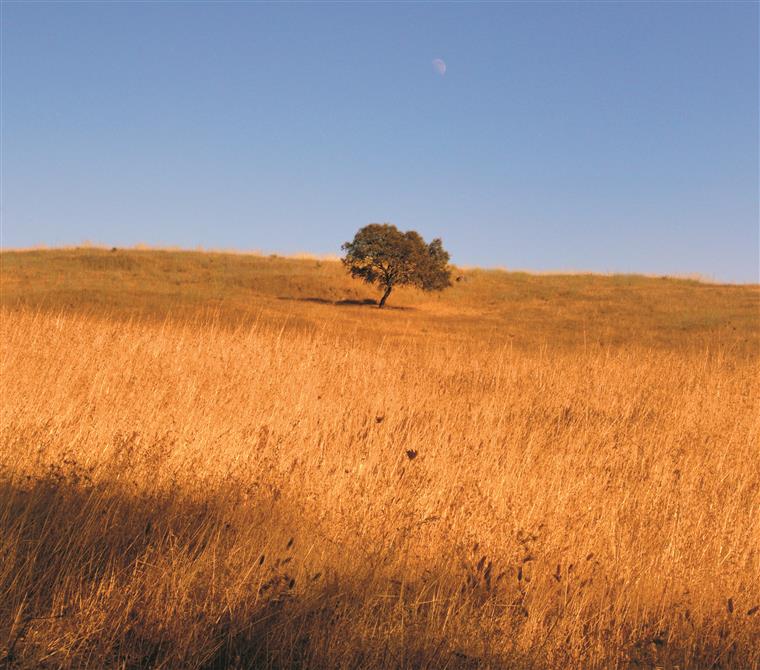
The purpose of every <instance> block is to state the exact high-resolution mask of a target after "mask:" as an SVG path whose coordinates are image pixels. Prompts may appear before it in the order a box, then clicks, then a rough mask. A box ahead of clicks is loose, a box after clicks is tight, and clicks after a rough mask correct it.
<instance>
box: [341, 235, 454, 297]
mask: <svg viewBox="0 0 760 670" xmlns="http://www.w3.org/2000/svg"><path fill="white" fill-rule="evenodd" d="M341 248H342V249H343V250H344V251H345V252H346V255H345V256H344V257H343V259H342V260H343V264H344V265H345V266H346V268H347V269H348V271H349V272H350V273H351V276H352V277H357V278H359V279H363V280H364V281H365V282H367V283H369V284H377V285H378V286H380V287H382V288H383V289H384V292H383V297H382V298H381V299H380V303H379V307H383V305H385V301H386V300H387V299H388V296H389V295H390V294H391V291H392V290H393V289H394V288H395V287H396V286H416V287H417V288H420V289H422V290H423V291H441V290H443V289H445V288H446V287H447V286H451V270H450V269H449V267H448V262H449V254H448V252H447V251H446V250H445V249H444V248H443V243H442V242H441V240H440V239H438V238H436V239H434V240H433V241H432V242H431V243H430V244H427V243H426V242H425V240H424V239H422V236H421V235H420V234H419V233H418V232H416V231H414V230H408V231H407V232H405V233H403V232H401V231H400V230H399V229H398V228H396V226H394V225H391V224H389V223H370V224H369V225H367V226H364V228H361V229H360V230H359V231H358V232H357V233H356V235H355V236H354V239H353V240H352V241H351V242H346V243H345V244H344V245H343V246H342V247H341Z"/></svg>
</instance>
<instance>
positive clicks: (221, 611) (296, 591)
mask: <svg viewBox="0 0 760 670" xmlns="http://www.w3.org/2000/svg"><path fill="white" fill-rule="evenodd" d="M242 489H243V487H242V486H241V485H240V484H237V485H236V484H234V483H231V484H230V485H228V486H225V487H220V488H218V489H215V490H205V491H204V492H203V493H200V494H199V493H196V494H195V496H191V495H189V494H187V493H183V492H182V490H175V491H172V492H162V493H145V492H139V490H138V489H137V488H136V487H132V488H130V487H129V485H128V484H127V485H125V484H122V483H116V482H111V483H108V482H92V481H91V480H90V478H89V475H88V472H87V471H86V470H85V469H83V468H81V467H79V466H77V465H76V464H74V465H71V463H68V464H66V465H65V466H64V467H52V468H50V471H49V472H48V473H47V474H46V475H45V476H43V477H40V478H27V479H24V480H21V481H18V480H11V479H10V478H9V477H5V478H4V479H3V478H2V474H1V473H0V556H2V557H3V560H2V562H0V593H2V594H3V598H2V599H0V668H5V667H7V668H32V667H46V664H47V667H99V668H112V667H113V668H117V667H118V668H148V667H167V668H180V667H181V668H199V669H200V668H209V669H212V668H213V669H214V670H216V669H219V670H221V669H222V668H229V667H234V668H272V669H280V668H292V669H300V668H333V667H340V668H410V669H411V668H420V669H421V668H438V667H446V668H468V669H469V668H516V669H526V670H527V669H528V668H548V667H551V668H559V667H568V668H569V667H583V666H582V665H579V664H578V658H577V657H575V658H573V657H572V656H571V655H569V652H568V651H567V649H564V650H563V646H562V645H563V643H562V641H561V640H553V641H552V643H551V644H550V645H547V647H546V648H547V650H548V649H549V648H551V653H552V658H551V662H550V659H549V658H548V657H547V656H545V652H544V651H543V650H542V649H540V648H539V649H532V650H522V651H521V650H520V649H519V648H518V647H517V645H516V644H515V645H513V646H510V643H509V639H507V640H506V642H505V639H504V637H503V635H504V632H505V629H504V626H506V631H507V632H508V631H510V630H511V631H513V632H514V633H516V632H517V631H518V630H519V625H520V623H521V622H522V619H519V616H521V615H519V614H518V615H515V616H517V617H518V619H519V620H518V619H516V620H515V621H514V622H511V623H510V622H508V621H506V620H505V619H504V616H505V615H504V611H509V610H510V605H509V604H508V601H507V605H506V610H504V605H499V604H498V599H494V598H493V595H492V594H486V593H484V592H482V588H481V587H478V588H479V589H480V591H478V592H477V593H476V592H471V591H468V592H465V591H464V588H463V587H462V588H460V584H461V583H462V582H458V581H457V577H456V575H454V574H453V573H452V574H440V573H439V574H434V575H431V582H429V584H439V585H445V584H448V585H450V588H449V590H448V591H446V590H445V589H443V590H441V591H438V595H437V599H436V598H434V600H436V602H438V603H439V606H438V607H439V609H438V610H435V609H431V608H429V607H427V606H423V601H428V602H429V596H430V593H431V592H430V588H429V587H428V588H427V590H425V587H424V586H421V585H417V584H416V583H415V582H414V581H409V582H405V583H404V585H403V589H400V584H401V582H396V581H395V580H391V582H389V583H388V584H387V585H380V584H379V581H378V578H377V576H376V573H375V568H374V567H373V566H372V565H367V566H366V567H365V568H363V570H364V572H362V573H361V574H353V573H348V574H345V573H344V574H342V575H341V574H340V572H339V567H340V566H336V569H335V571H334V572H333V573H332V574H324V575H323V574H320V573H318V574H309V573H308V572H307V571H305V567H304V566H305V563H301V561H303V559H304V557H303V556H302V555H301V554H300V549H299V545H300V543H299V542H298V541H296V543H295V544H294V543H293V541H292V540H287V539H285V538H288V536H290V535H291V533H292V534H293V535H294V536H296V537H298V535H299V523H303V517H302V516H301V514H302V513H301V512H299V511H298V510H295V509H291V508H289V506H288V503H287V502H286V501H284V500H283V497H280V496H277V495H269V494H265V493H261V494H260V495H254V496H253V497H252V498H251V497H250V496H247V495H244V494H243V493H242ZM299 520H300V521H299ZM309 551H310V550H309ZM235 557H237V558H235ZM299 565H301V569H300V570H299V567H298V566H299ZM394 584H397V586H396V587H394ZM379 586H382V588H381V589H380V591H378V587H379ZM394 588H396V590H395V591H394ZM473 588H474V587H473ZM381 591H382V592H383V594H384V595H383V596H382V597H381V598H378V597H377V594H378V593H380V592H381ZM423 593H425V594H426V595H425V598H422V597H421V595H422V594H423ZM373 594H374V595H373ZM394 594H395V595H394ZM478 594H479V595H478ZM476 595H477V596H478V597H475V596H476ZM504 595H506V594H504ZM500 597H502V598H503V595H500ZM446 602H448V603H449V605H445V604H444V605H442V606H441V605H440V603H446ZM526 604H527V602H526ZM499 611H502V614H501V615H499V614H498V612H499ZM400 619H401V620H402V621H403V622H404V623H403V624H401V625H399V620H400ZM497 621H499V623H498V625H497ZM444 624H445V625H446V627H447V628H446V630H447V633H445V634H444V633H443V632H442V630H443V626H444ZM719 625H720V626H721V627H723V628H721V630H724V629H725V626H726V625H727V624H726V623H725V622H721V623H720V624H719ZM510 627H511V628H510ZM703 627H704V630H703V631H697V632H698V633H699V635H698V636H697V637H696V638H694V639H696V640H698V641H700V642H699V644H701V645H702V646H701V647H699V646H698V645H697V646H695V644H694V642H693V641H690V640H686V641H682V642H681V643H680V644H679V643H678V642H677V641H675V640H673V641H671V642H669V643H668V645H667V646H665V643H664V642H661V641H660V638H659V637H658V638H651V639H655V642H651V640H650V637H647V636H645V635H643V634H642V631H641V630H637V631H630V632H628V633H627V636H628V638H629V639H628V642H627V643H625V645H624V648H621V649H619V650H617V652H611V653H612V655H611V656H610V659H614V660H615V665H617V666H619V667H642V666H644V667H655V666H656V665H662V666H663V667H675V666H676V665H678V664H681V665H682V667H687V666H688V667H692V668H707V667H712V668H731V667H751V665H752V658H751V656H752V651H751V649H750V648H749V647H748V646H747V645H746V644H744V643H742V644H741V646H740V645H739V644H737V639H738V638H737V637H736V636H735V635H734V633H733V632H730V631H729V632H726V634H725V636H718V635H717V633H716V632H715V631H716V630H717V629H716V628H715V626H712V627H711V625H710V622H709V621H706V622H704V624H703ZM725 630H727V629H725ZM729 633H730V634H729ZM658 635H659V634H658ZM514 637H515V639H517V636H514ZM510 639H511V638H510ZM6 641H7V642H6ZM505 648H507V649H509V651H507V652H504V651H503V650H504V649H505ZM497 649H500V650H502V651H497ZM616 654H617V656H616ZM716 659H719V661H720V662H717V661H716ZM43 661H44V662H43Z"/></svg>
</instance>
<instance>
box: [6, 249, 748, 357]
mask: <svg viewBox="0 0 760 670" xmlns="http://www.w3.org/2000/svg"><path fill="white" fill-rule="evenodd" d="M455 276H457V277H459V278H460V281H458V282H454V285H453V287H452V288H450V289H448V290H446V291H445V292H443V293H441V294H424V293H421V292H419V291H416V290H411V289H406V290H403V289H402V290H398V291H396V292H394V294H393V296H392V297H391V300H390V301H389V304H388V309H386V310H385V311H383V312H381V311H380V310H371V309H370V308H371V305H368V304H363V303H369V302H371V301H373V300H375V299H376V298H377V297H378V296H377V291H376V290H375V289H374V288H373V287H370V286H367V285H366V284H363V283H361V282H358V281H356V280H352V279H351V278H350V277H348V276H347V274H346V272H345V270H344V269H343V267H342V265H341V264H340V263H339V262H338V261H335V260H315V259H292V258H282V257H277V256H269V257H266V256H255V255H242V254H225V253H204V252H191V251H161V250H133V249H115V250H107V249H95V248H84V249H66V250H39V251H24V252H4V253H3V254H2V304H3V305H4V306H6V307H16V306H20V305H26V306H28V307H33V308H39V307H41V308H43V309H47V310H56V309H66V310H69V311H72V310H73V311H76V312H80V313H82V312H84V313H97V314H108V315H109V316H112V317H116V318H124V317H129V316H137V315H140V316H142V317H147V318H158V319H163V318H165V317H166V316H167V315H171V316H173V317H193V316H197V315H199V314H205V315H209V314H216V315H217V316H218V318H219V319H220V320H222V321H223V322H227V323H232V322H246V321H250V320H252V319H267V320H275V321H276V320H280V319H281V318H282V317H285V316H287V317H288V319H289V321H290V323H291V325H299V324H300V325H302V326H303V325H309V324H311V325H316V324H320V323H325V322H329V323H335V322H340V323H343V324H344V325H345V326H346V327H347V328H350V329H360V330H365V331H377V332H379V333H381V334H383V335H386V336H389V335H394V334H407V335H408V334H414V333H426V334H427V335H428V336H432V335H435V334H439V335H445V336H446V337H448V338H452V337H454V338H456V337H460V338H470V337H472V336H475V337H477V338H478V339H485V340H495V341H509V342H510V343H512V344H513V345H514V346H517V347H535V346H542V345H546V346H549V347H557V346H570V347H574V346H579V345H584V344H585V345H586V346H589V345H600V344H601V345H620V344H638V345H656V346H659V347H668V348H673V347H675V348H679V347H683V346H687V345H696V346H706V345H712V346H721V347H726V348H731V349H738V350H749V351H756V350H757V349H758V346H759V345H760V339H759V338H760V328H758V324H759V323H760V288H758V287H757V286H735V285H719V284H708V283H702V282H698V281H694V280H684V279H674V278H668V277H659V278H657V277H644V276H639V275H610V276H606V275H594V274H568V275H562V274H556V275H555V274H551V275H535V274H527V273H523V272H504V271H499V270H478V269H474V270H457V271H455Z"/></svg>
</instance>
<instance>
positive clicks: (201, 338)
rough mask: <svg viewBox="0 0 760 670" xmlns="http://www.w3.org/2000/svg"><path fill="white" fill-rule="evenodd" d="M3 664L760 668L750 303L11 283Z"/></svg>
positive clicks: (469, 286)
mask: <svg viewBox="0 0 760 670" xmlns="http://www.w3.org/2000/svg"><path fill="white" fill-rule="evenodd" d="M1 262H2V306H1V308H0V315H1V316H2V321H1V325H0V331H1V333H0V356H1V358H0V366H1V367H0V389H1V391H2V396H1V402H0V667H7V668H124V669H126V668H278V669H279V668H299V669H300V668H419V669H423V668H429V669H434V668H517V669H529V668H536V669H539V668H548V669H551V670H560V669H564V668H578V669H581V668H583V669H586V668H589V669H596V668H598V669H608V668H610V669H633V668H652V669H654V668H662V669H668V670H675V669H676V668H678V669H679V670H686V669H689V668H695V669H696V668H705V669H707V668H711V669H712V668H746V669H757V668H760V375H759V374H758V373H759V372H760V365H759V359H758V353H760V289H759V288H758V287H757V286H756V285H753V286H730V285H717V284H710V283H707V282H701V281H695V280H686V279H674V278H666V277H641V276H632V275H630V276H629V275H610V276H601V275H583V274H575V275H572V274H567V275H560V274H557V275H531V274H526V273H513V272H505V271H485V270H477V269H470V270H461V269H460V270H456V271H455V277H456V278H457V279H458V281H455V282H454V285H453V287H452V288H451V289H449V290H447V291H446V292H444V293H442V294H434V295H430V294H422V293H418V292H416V291H414V290H402V291H399V292H398V293H395V292H394V294H393V296H392V297H391V299H390V301H389V303H388V306H387V308H386V309H383V310H379V309H377V308H376V307H373V306H372V304H370V303H371V301H372V300H374V299H376V298H377V297H378V296H377V294H376V292H375V291H373V289H372V288H371V287H369V286H367V285H363V284H360V283H357V282H354V281H352V280H351V279H350V278H349V277H348V276H346V273H345V270H344V269H343V268H342V266H341V265H340V263H338V262H337V261H334V260H319V259H316V258H301V259H288V258H281V257H265V256H254V255H243V254H237V255H236V254H223V253H203V252H179V251H160V250H122V249H114V250H111V249H96V248H85V249H58V250H32V251H26V252H10V251H5V252H3V253H2V258H1Z"/></svg>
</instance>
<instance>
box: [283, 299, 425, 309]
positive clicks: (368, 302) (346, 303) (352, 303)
mask: <svg viewBox="0 0 760 670" xmlns="http://www.w3.org/2000/svg"><path fill="white" fill-rule="evenodd" d="M277 299H278V300H288V301H294V302H313V303H317V304H319V305H334V306H336V307H375V308H377V300H374V299H373V298H364V299H363V300H349V299H346V300H327V299H326V298H315V297H307V298H293V297H290V296H284V295H281V296H278V298H277ZM383 309H385V310H388V311H403V312H413V311H416V310H415V308H414V307H406V306H402V305H389V304H386V305H385V306H384V307H383Z"/></svg>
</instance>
